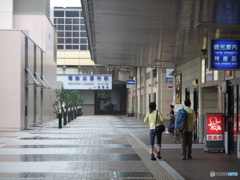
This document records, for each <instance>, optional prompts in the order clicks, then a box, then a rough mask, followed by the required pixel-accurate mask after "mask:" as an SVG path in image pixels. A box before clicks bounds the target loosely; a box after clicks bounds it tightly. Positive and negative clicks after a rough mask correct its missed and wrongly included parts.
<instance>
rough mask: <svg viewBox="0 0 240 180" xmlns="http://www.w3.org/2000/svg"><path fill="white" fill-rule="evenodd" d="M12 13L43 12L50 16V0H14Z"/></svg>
mask: <svg viewBox="0 0 240 180" xmlns="http://www.w3.org/2000/svg"><path fill="white" fill-rule="evenodd" d="M13 13H14V14H45V15H47V16H48V17H50V0H14V3H13Z"/></svg>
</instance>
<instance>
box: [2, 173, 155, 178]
mask: <svg viewBox="0 0 240 180" xmlns="http://www.w3.org/2000/svg"><path fill="white" fill-rule="evenodd" d="M5 178H22V179H30V178H33V179H35V178H36V179H38V178H39V179H54V180H57V179H58V180H62V179H67V180H71V179H105V180H111V179H150V180H155V178H154V177H153V175H152V173H149V172H70V173H11V174H9V173H0V179H5Z"/></svg>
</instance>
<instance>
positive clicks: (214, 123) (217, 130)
mask: <svg viewBox="0 0 240 180" xmlns="http://www.w3.org/2000/svg"><path fill="white" fill-rule="evenodd" d="M222 119H223V118H222V114H206V134H222V133H223V127H222V126H223V123H222Z"/></svg>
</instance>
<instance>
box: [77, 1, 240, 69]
mask: <svg viewBox="0 0 240 180" xmlns="http://www.w3.org/2000/svg"><path fill="white" fill-rule="evenodd" d="M81 3H82V7H83V13H84V18H85V24H86V28H87V33H88V38H89V44H90V49H91V55H92V59H93V60H94V62H95V63H96V64H107V65H121V66H145V67H166V68H175V67H176V65H178V64H182V63H186V62H188V61H189V60H191V59H194V58H197V57H199V56H201V55H202V52H201V49H205V48H207V39H208V38H216V37H222V36H225V35H226V33H227V34H228V36H233V37H237V36H239V35H238V34H240V33H239V29H240V28H239V18H240V15H239V11H240V8H239V7H240V6H239V1H235V0H81ZM234 13H235V14H234ZM234 17H235V19H234Z"/></svg>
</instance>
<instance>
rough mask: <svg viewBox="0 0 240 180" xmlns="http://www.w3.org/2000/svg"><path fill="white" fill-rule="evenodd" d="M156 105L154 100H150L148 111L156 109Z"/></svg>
mask: <svg viewBox="0 0 240 180" xmlns="http://www.w3.org/2000/svg"><path fill="white" fill-rule="evenodd" d="M156 107H157V105H156V103H155V102H150V104H149V109H150V112H152V111H154V110H156Z"/></svg>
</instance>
